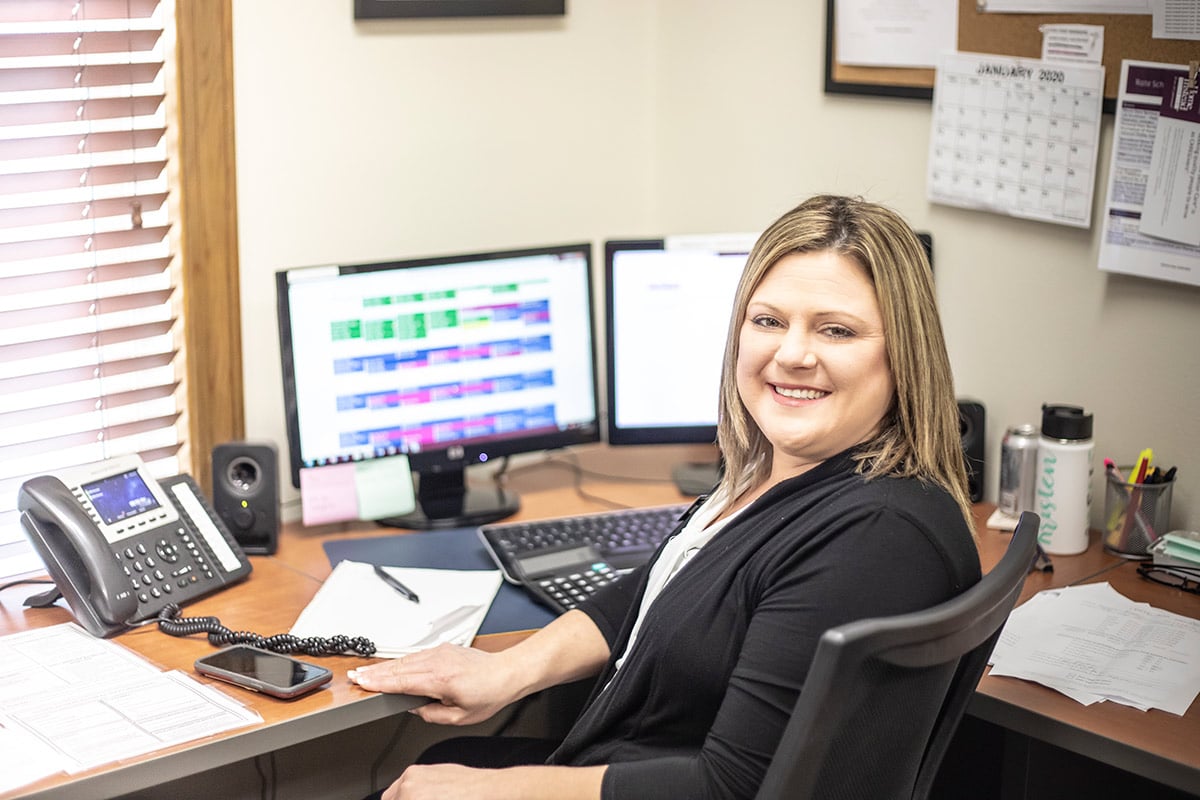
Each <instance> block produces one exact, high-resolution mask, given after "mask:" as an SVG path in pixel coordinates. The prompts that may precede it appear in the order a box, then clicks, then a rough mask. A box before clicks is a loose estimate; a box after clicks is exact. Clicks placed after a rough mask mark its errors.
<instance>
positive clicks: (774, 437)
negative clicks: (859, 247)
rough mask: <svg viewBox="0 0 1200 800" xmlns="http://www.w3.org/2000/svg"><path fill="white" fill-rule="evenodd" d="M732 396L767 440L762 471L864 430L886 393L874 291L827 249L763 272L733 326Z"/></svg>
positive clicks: (777, 470) (868, 432) (802, 463)
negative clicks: (769, 450) (767, 464)
mask: <svg viewBox="0 0 1200 800" xmlns="http://www.w3.org/2000/svg"><path fill="white" fill-rule="evenodd" d="M738 341H739V350H738V359H737V385H738V392H739V394H740V395H741V398H742V402H743V403H745V404H746V408H747V409H748V410H749V412H750V415H751V416H752V417H753V418H754V421H755V422H757V423H758V427H759V428H761V429H762V432H763V435H764V436H766V438H767V440H768V441H770V442H771V444H772V446H773V448H774V455H773V463H772V477H773V478H775V479H780V478H783V477H787V476H790V475H796V474H800V473H801V472H805V471H806V470H808V469H809V468H810V467H813V466H815V465H816V464H819V463H820V462H822V461H824V460H825V459H827V458H829V457H830V456H832V455H835V454H837V453H840V452H841V451H843V450H845V449H846V448H848V447H850V446H852V445H855V444H858V443H859V442H863V441H865V440H867V439H869V438H871V437H872V436H873V435H874V434H875V433H876V432H878V430H879V429H880V427H881V423H882V420H883V418H884V415H885V414H886V413H887V411H888V409H889V408H890V407H891V404H892V398H893V396H894V394H895V391H896V386H895V381H894V380H893V379H892V371H891V368H890V367H889V366H888V358H887V350H886V349H885V347H884V331H883V317H882V315H881V314H880V311H879V303H878V301H876V299H875V289H874V287H873V286H872V285H871V282H870V281H869V280H868V278H867V275H866V273H865V271H864V270H863V269H862V267H860V266H859V265H858V264H857V263H855V262H854V261H852V260H850V259H847V258H844V257H843V256H840V255H838V254H836V253H834V252H831V251H822V252H814V253H801V254H792V255H788V256H784V257H783V258H781V259H779V261H777V262H775V264H774V265H772V266H771V268H770V269H769V270H768V271H767V274H766V275H765V276H764V278H763V280H762V282H761V283H760V284H759V285H758V288H757V289H755V290H754V294H752V295H751V296H750V303H749V305H748V306H747V308H746V316H745V317H744V318H743V320H742V326H741V331H740V333H739V340H738Z"/></svg>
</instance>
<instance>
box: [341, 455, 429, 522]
mask: <svg viewBox="0 0 1200 800" xmlns="http://www.w3.org/2000/svg"><path fill="white" fill-rule="evenodd" d="M354 467H355V469H354V489H355V492H356V493H357V494H358V518H359V519H381V518H383V517H395V516H399V515H401V514H408V513H409V512H411V511H412V510H413V509H415V508H416V507H417V502H416V498H414V497H413V480H412V471H411V470H410V469H409V466H408V456H403V455H401V456H389V457H388V458H371V459H367V460H366V461H359V462H357V463H356V464H355V465H354Z"/></svg>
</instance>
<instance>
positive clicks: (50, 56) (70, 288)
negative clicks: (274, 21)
mask: <svg viewBox="0 0 1200 800" xmlns="http://www.w3.org/2000/svg"><path fill="white" fill-rule="evenodd" d="M172 19H173V16H172V8H171V7H170V2H169V0H0V577H2V576H11V575H15V574H21V573H25V572H29V571H32V570H40V568H41V565H40V562H39V561H38V559H37V556H36V554H35V553H34V552H33V550H32V548H31V547H30V546H29V544H28V543H27V541H26V539H25V536H24V533H23V532H22V530H21V527H20V523H19V519H18V513H17V510H16V500H17V490H18V488H19V486H20V485H21V482H22V481H23V480H25V479H26V478H28V477H30V476H32V475H36V474H41V473H44V472H48V471H52V470H55V469H59V468H62V467H66V466H70V465H73V464H82V463H86V462H90V461H98V460H101V459H104V458H108V457H111V456H113V455H117V454H123V453H130V452H137V453H140V454H141V455H142V458H143V459H144V460H146V461H147V462H148V463H149V464H150V468H151V471H152V472H154V473H155V474H157V475H170V474H174V473H177V472H179V471H180V468H179V463H178V453H179V450H180V447H181V442H182V437H183V435H184V430H183V429H184V425H183V420H182V413H181V408H182V399H181V398H182V397H183V391H182V390H183V387H182V386H181V383H182V379H183V369H182V366H181V362H182V357H181V355H180V353H179V348H180V345H181V343H182V336H181V335H180V334H179V330H178V328H179V320H178V309H179V308H180V303H179V298H178V290H177V288H176V284H177V274H178V270H177V266H176V264H175V263H174V260H173V251H174V249H175V243H174V242H173V240H172V230H171V222H170V220H171V213H170V196H169V194H168V185H169V183H170V180H171V172H170V169H169V166H168V148H169V145H170V137H169V136H168V130H167V128H168V126H167V119H168V113H169V112H168V99H169V98H168V97H167V89H168V86H169V77H168V64H167V63H166V59H167V58H168V57H169V55H170V53H171V36H170V33H171V30H170V29H171V20H172Z"/></svg>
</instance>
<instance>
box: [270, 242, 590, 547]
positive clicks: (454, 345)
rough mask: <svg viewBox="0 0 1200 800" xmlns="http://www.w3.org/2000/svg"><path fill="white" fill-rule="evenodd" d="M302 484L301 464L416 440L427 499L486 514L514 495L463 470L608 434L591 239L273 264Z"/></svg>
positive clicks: (295, 479) (433, 505) (461, 520)
mask: <svg viewBox="0 0 1200 800" xmlns="http://www.w3.org/2000/svg"><path fill="white" fill-rule="evenodd" d="M276 288H277V301H278V315H279V337H280V353H281V356H282V362H283V391H284V406H285V411H286V415H287V429H288V446H289V450H290V454H291V476H292V484H293V485H294V486H297V487H299V485H300V470H301V469H302V468H320V467H321V466H324V465H332V464H344V463H347V462H352V461H360V460H365V459H377V458H388V457H392V456H397V455H401V454H403V455H406V456H407V457H408V460H409V465H410V467H411V469H412V472H413V474H414V478H415V482H416V500H417V509H416V510H415V511H414V512H413V513H412V514H410V515H405V516H402V517H394V518H389V519H386V520H380V522H382V523H384V524H390V525H396V526H400V527H406V528H416V529H429V528H448V527H459V526H468V525H479V524H483V523H484V522H489V521H494V520H497V519H502V518H503V517H506V516H508V515H510V514H512V513H514V512H515V511H516V510H517V508H518V507H519V501H518V499H517V497H516V496H515V495H513V494H512V493H511V492H509V491H506V490H504V489H502V488H500V487H496V488H495V489H486V490H485V489H479V488H470V487H468V486H467V483H466V476H465V470H466V468H467V467H468V466H470V465H475V464H482V463H484V462H487V461H489V460H491V459H493V458H495V457H497V456H508V455H512V454H516V453H525V452H533V451H538V450H546V449H554V448H560V447H567V446H570V445H576V444H584V443H588V442H596V441H599V440H600V420H599V412H598V397H597V391H596V372H595V339H594V335H593V334H594V324H593V319H592V306H593V303H592V282H591V245H590V244H571V245H561V246H554V247H539V248H531V249H524V250H509V251H500V252H487V253H471V254H466V255H449V256H439V257H433V258H419V259H411V260H404V261H385V262H379V263H371V264H352V265H337V266H320V267H303V268H294V269H286V270H281V271H279V272H277V273H276Z"/></svg>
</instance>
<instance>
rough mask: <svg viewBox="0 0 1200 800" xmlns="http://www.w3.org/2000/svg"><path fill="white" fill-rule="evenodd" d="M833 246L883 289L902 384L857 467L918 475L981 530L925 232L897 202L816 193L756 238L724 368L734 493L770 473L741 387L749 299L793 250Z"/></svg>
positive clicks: (724, 435)
mask: <svg viewBox="0 0 1200 800" xmlns="http://www.w3.org/2000/svg"><path fill="white" fill-rule="evenodd" d="M823 251H830V252H833V253H836V254H838V255H840V256H842V257H844V258H847V259H850V260H852V261H854V262H855V263H857V264H859V265H860V266H861V267H862V268H863V269H864V270H865V272H866V274H867V276H868V277H869V278H870V280H871V283H872V284H873V285H874V287H875V297H876V299H877V301H878V302H879V310H880V312H881V314H882V316H883V325H884V336H885V342H886V348H887V356H888V363H889V364H890V366H891V370H892V378H893V380H894V381H895V384H896V395H895V397H894V398H893V401H892V405H891V408H890V409H889V411H888V413H887V415H886V417H885V419H884V420H883V426H882V429H881V430H880V432H879V433H878V435H876V436H875V437H874V438H873V439H871V440H870V441H869V442H866V443H864V445H863V446H862V447H860V448H859V450H858V451H857V453H856V455H855V458H856V459H857V460H858V470H859V471H860V472H862V473H863V474H865V475H866V477H867V478H868V479H871V478H874V477H878V476H881V475H894V476H902V477H916V478H920V479H922V480H926V481H929V482H931V483H933V484H936V485H938V486H940V487H942V488H943V489H945V490H946V491H947V492H949V493H950V495H951V496H952V497H953V498H954V499H955V501H956V502H957V503H958V505H959V507H960V509H961V510H962V513H963V517H964V519H965V520H966V522H967V526H968V527H969V528H970V529H971V530H972V531H973V530H974V525H973V522H972V514H971V502H970V499H969V497H968V491H967V474H966V466H965V462H964V459H963V450H962V428H961V422H960V420H959V412H958V401H957V400H956V398H955V394H954V378H953V375H952V373H951V370H950V359H949V356H948V355H947V353H946V343H945V339H944V338H943V336H942V324H941V321H940V319H939V317H938V312H937V304H936V300H935V298H934V293H933V273H932V271H931V268H930V266H929V259H928V258H927V256H926V254H925V248H924V246H922V244H921V241H920V239H918V238H917V236H916V234H915V233H913V231H912V229H911V228H910V227H909V226H908V224H907V223H906V222H905V221H904V220H903V219H902V218H901V217H900V215H898V214H897V213H896V212H894V211H892V210H891V209H888V208H885V207H884V206H880V205H877V204H875V203H869V202H867V201H865V200H863V199H861V198H851V197H839V196H834V195H819V196H816V197H812V198H810V199H808V200H806V201H804V202H803V203H801V204H800V205H799V206H797V207H796V208H794V209H792V210H791V211H789V212H787V213H786V214H784V215H783V216H782V217H780V218H779V219H778V220H776V221H775V222H774V223H772V224H771V226H770V227H769V228H767V230H766V231H764V232H763V234H762V236H760V237H759V239H758V241H757V242H756V243H755V245H754V248H753V249H752V250H751V252H750V256H749V258H748V259H747V261H746V268H745V270H744V271H743V273H742V277H741V280H740V282H739V283H738V287H737V294H736V296H735V298H734V304H733V312H732V315H731V317H730V321H729V335H728V337H727V339H726V343H725V360H724V365H723V367H722V372H721V394H720V417H719V422H718V425H717V443H718V445H719V446H720V448H721V452H722V455H723V457H724V459H725V474H724V477H723V478H722V487H723V488H724V489H725V490H726V496H727V497H729V498H730V499H733V498H736V497H737V496H738V495H740V494H741V493H742V492H744V491H746V490H747V489H749V488H751V487H753V486H757V485H758V484H759V483H761V482H762V481H763V480H765V479H766V477H767V474H768V472H769V470H770V460H771V444H770V442H768V441H767V439H766V437H765V436H764V435H763V433H762V431H761V430H760V429H759V427H758V425H757V424H756V423H755V421H754V419H753V418H752V417H751V416H750V412H749V411H748V410H747V409H746V406H745V404H744V403H743V402H742V399H741V395H740V394H739V393H738V389H737V377H736V367H737V358H738V346H739V332H740V330H741V327H742V322H743V319H744V317H745V314H746V306H747V305H748V304H749V301H750V296H751V295H752V294H753V293H754V291H755V289H757V288H758V285H759V283H761V281H762V279H763V277H764V276H765V275H766V273H767V271H768V270H770V268H771V267H772V266H774V265H775V263H776V262H777V261H778V260H779V259H781V258H783V257H784V256H786V255H790V254H793V253H811V252H823Z"/></svg>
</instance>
